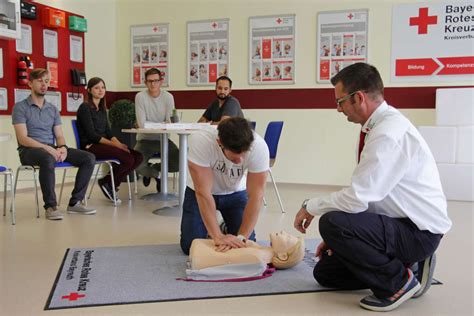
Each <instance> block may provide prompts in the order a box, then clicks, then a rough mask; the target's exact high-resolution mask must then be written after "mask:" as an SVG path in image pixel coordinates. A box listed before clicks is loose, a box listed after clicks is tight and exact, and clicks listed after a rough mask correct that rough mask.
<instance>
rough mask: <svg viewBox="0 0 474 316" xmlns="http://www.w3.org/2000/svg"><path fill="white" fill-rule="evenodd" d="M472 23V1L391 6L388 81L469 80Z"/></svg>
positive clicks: (473, 63)
mask: <svg viewBox="0 0 474 316" xmlns="http://www.w3.org/2000/svg"><path fill="white" fill-rule="evenodd" d="M473 22H474V6H473V4H472V1H466V0H464V1H451V2H439V3H431V2H429V3H417V4H403V5H396V6H394V7H393V17H392V60H391V68H392V71H391V78H392V81H396V82H413V81H418V82H441V81H463V80H472V79H473V78H474V76H473V75H474V43H473V40H474V25H473Z"/></svg>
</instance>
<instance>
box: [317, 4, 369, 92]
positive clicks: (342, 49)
mask: <svg viewBox="0 0 474 316" xmlns="http://www.w3.org/2000/svg"><path fill="white" fill-rule="evenodd" d="M368 16H369V13H368V10H352V11H334V12H320V13H319V14H318V38H317V40H318V52H319V53H318V58H317V63H316V65H317V66H316V68H317V69H316V74H317V76H316V78H317V81H318V82H325V83H326V82H329V80H330V79H331V78H332V77H333V76H334V75H335V74H337V73H338V72H339V71H341V69H343V68H344V67H347V66H349V65H352V64H353V63H357V62H367V38H368V36H367V29H368V27H367V25H368Z"/></svg>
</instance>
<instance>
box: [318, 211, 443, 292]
mask: <svg viewBox="0 0 474 316" xmlns="http://www.w3.org/2000/svg"><path fill="white" fill-rule="evenodd" d="M319 231H320V233H321V237H322V238H323V240H324V241H325V242H326V245H327V246H328V247H329V248H330V249H332V250H333V255H332V256H329V255H328V254H327V253H325V254H323V257H322V259H321V260H320V261H319V262H318V263H317V265H316V267H315V268H314V278H315V279H316V281H318V283H319V284H321V285H323V286H327V287H333V288H339V289H345V290H354V289H366V288H370V289H371V290H372V291H373V292H374V294H375V295H376V296H377V297H379V298H386V297H390V296H392V295H393V294H395V293H396V292H397V291H398V290H399V289H400V288H402V286H403V285H404V283H405V282H406V278H407V276H406V274H407V272H406V269H407V267H408V266H410V265H411V264H413V263H415V262H418V261H421V260H424V259H425V258H427V257H429V256H430V255H432V254H433V253H434V252H435V250H436V248H437V247H438V245H439V242H440V240H441V238H442V235H441V234H433V233H431V232H429V231H427V230H419V229H418V228H417V226H416V225H415V224H414V223H413V222H412V221H411V220H410V219H408V218H391V217H388V216H384V215H378V214H374V213H369V212H363V213H358V214H349V213H345V212H341V211H334V212H329V213H326V214H324V215H323V216H322V217H321V218H320V220H319Z"/></svg>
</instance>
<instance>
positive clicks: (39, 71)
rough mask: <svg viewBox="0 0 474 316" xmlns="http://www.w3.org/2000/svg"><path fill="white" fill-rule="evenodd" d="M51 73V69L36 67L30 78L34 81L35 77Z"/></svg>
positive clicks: (38, 77)
mask: <svg viewBox="0 0 474 316" xmlns="http://www.w3.org/2000/svg"><path fill="white" fill-rule="evenodd" d="M46 75H49V71H48V70H47V69H44V68H36V69H33V70H32V71H31V72H30V75H29V77H28V79H29V80H30V81H33V80H35V79H40V78H43V77H44V76H46Z"/></svg>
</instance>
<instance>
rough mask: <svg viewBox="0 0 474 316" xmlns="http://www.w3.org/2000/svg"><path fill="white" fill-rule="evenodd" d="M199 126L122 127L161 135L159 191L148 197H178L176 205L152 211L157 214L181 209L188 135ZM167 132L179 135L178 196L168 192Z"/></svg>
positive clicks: (173, 198) (169, 198)
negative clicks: (165, 127)
mask: <svg viewBox="0 0 474 316" xmlns="http://www.w3.org/2000/svg"><path fill="white" fill-rule="evenodd" d="M197 130H199V128H189V129H187V128H182V129H177V128H173V129H163V128H131V129H123V130H122V132H124V133H140V134H160V135H161V193H159V194H154V195H153V196H151V197H150V199H152V200H154V201H170V200H175V199H176V198H177V199H178V205H174V206H164V207H161V208H159V209H157V210H154V211H153V213H154V214H157V213H158V212H159V211H162V210H165V209H166V210H181V209H182V207H183V201H184V190H185V188H186V178H187V171H188V168H187V160H188V136H189V135H190V134H192V133H193V132H196V131H197ZM168 134H178V135H179V180H178V183H179V185H178V197H176V196H175V195H173V194H169V193H168Z"/></svg>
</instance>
